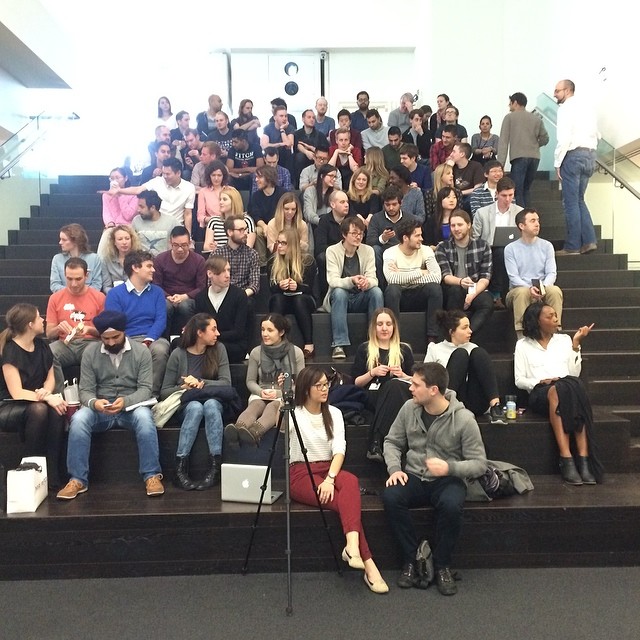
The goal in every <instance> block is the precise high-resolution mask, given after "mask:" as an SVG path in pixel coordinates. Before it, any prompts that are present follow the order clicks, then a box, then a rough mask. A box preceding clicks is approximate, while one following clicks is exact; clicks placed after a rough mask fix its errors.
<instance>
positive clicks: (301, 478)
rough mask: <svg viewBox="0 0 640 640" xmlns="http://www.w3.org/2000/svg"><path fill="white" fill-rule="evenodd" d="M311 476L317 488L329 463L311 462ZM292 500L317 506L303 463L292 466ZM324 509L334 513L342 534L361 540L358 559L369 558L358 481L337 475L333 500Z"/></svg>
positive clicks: (327, 469) (346, 473)
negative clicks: (357, 537)
mask: <svg viewBox="0 0 640 640" xmlns="http://www.w3.org/2000/svg"><path fill="white" fill-rule="evenodd" d="M310 464H311V473H312V474H313V479H314V481H315V483H316V486H318V485H319V484H320V483H321V482H322V481H323V480H324V479H325V478H326V477H327V473H328V471H329V467H330V466H331V462H330V461H326V460H325V461H322V462H312V463H310ZM289 477H290V486H291V497H292V498H293V499H294V500H296V501H297V502H301V503H302V504H308V505H310V506H312V507H315V506H317V504H318V502H317V500H316V494H315V493H314V491H313V485H312V484H311V480H310V479H309V474H308V473H307V466H306V465H305V463H304V462H295V463H294V464H292V465H291V467H290V469H289ZM322 506H323V507H324V508H325V509H330V510H331V511H335V512H337V514H338V515H339V516H340V522H341V523H342V530H343V531H344V533H345V534H346V533H349V532H350V531H357V532H358V534H359V537H360V556H361V557H362V559H363V560H369V559H370V558H371V551H369V545H368V544H367V539H366V537H365V535H364V529H363V528H362V517H361V499H360V483H359V482H358V478H356V476H354V475H353V474H352V473H349V472H348V471H340V473H339V474H338V475H337V477H336V479H335V487H334V491H333V500H331V501H330V502H327V504H323V505H322Z"/></svg>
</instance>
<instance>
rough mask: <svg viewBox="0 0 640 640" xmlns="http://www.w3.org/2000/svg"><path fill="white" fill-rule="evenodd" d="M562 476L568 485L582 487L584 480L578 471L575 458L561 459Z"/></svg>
mask: <svg viewBox="0 0 640 640" xmlns="http://www.w3.org/2000/svg"><path fill="white" fill-rule="evenodd" d="M560 475H561V476H562V479H563V480H564V481H565V482H566V483H567V484H573V485H576V486H578V485H581V484H582V478H581V477H580V474H579V473H578V470H577V469H576V463H575V462H574V461H573V458H560Z"/></svg>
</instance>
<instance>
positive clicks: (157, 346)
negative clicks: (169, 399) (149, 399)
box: [104, 251, 169, 398]
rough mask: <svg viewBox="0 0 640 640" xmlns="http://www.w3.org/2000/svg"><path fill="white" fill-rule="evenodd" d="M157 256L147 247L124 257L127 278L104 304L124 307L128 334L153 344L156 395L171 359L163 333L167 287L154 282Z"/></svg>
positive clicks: (153, 390)
mask: <svg viewBox="0 0 640 640" xmlns="http://www.w3.org/2000/svg"><path fill="white" fill-rule="evenodd" d="M154 271H155V269H154V266H153V256H152V255H151V254H150V253H149V252H147V251H132V252H131V253H129V254H128V255H127V256H126V258H125V259H124V272H125V274H126V276H127V281H126V282H123V283H122V284H119V285H118V286H117V287H114V288H113V289H111V291H109V293H108V294H107V299H106V301H105V304H104V308H105V309H108V310H110V311H120V312H122V313H124V314H125V315H126V317H127V326H126V329H125V333H126V334H127V337H129V338H131V339H132V340H135V341H136V342H141V343H143V344H144V345H146V346H147V347H148V348H149V351H150V352H151V360H152V362H153V386H152V389H151V391H152V395H154V396H155V397H156V398H157V397H158V396H159V395H160V388H161V387H162V379H163V378H164V371H165V369H166V366H167V360H168V359H169V343H168V342H167V340H165V339H164V338H163V337H162V334H163V333H164V329H165V327H166V324H167V306H166V302H165V298H164V291H162V289H161V288H160V287H158V286H157V285H155V284H151V281H152V280H153V274H154Z"/></svg>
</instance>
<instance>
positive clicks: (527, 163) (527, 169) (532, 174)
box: [511, 158, 540, 207]
mask: <svg viewBox="0 0 640 640" xmlns="http://www.w3.org/2000/svg"><path fill="white" fill-rule="evenodd" d="M539 164H540V160H539V159H538V158H516V159H515V160H512V161H511V179H512V180H513V181H514V182H515V185H516V203H517V204H519V205H520V206H521V207H530V206H531V198H530V197H529V190H530V189H531V185H532V183H533V181H534V180H535V178H536V172H537V171H538V165H539Z"/></svg>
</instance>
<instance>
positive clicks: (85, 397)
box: [58, 310, 164, 500]
mask: <svg viewBox="0 0 640 640" xmlns="http://www.w3.org/2000/svg"><path fill="white" fill-rule="evenodd" d="M93 324H94V326H95V328H96V329H97V331H98V333H99V334H100V341H99V342H96V343H94V344H90V345H89V346H88V347H87V348H86V349H85V351H84V353H83V355H82V362H81V365H80V403H81V404H82V408H81V409H79V410H78V411H76V413H74V414H73V416H72V418H71V425H70V427H69V445H68V449H67V470H68V471H69V475H70V476H71V477H70V479H69V482H68V483H67V485H66V486H65V487H64V488H63V489H61V490H60V491H59V492H58V498H59V499H61V500H72V499H73V498H75V497H76V496H77V495H78V494H79V493H84V492H85V491H87V489H88V488H89V454H90V452H91V437H92V435H93V434H94V433H101V432H104V431H108V430H109V429H111V428H112V427H114V426H116V425H118V426H120V427H124V428H125V429H128V430H129V431H133V433H134V434H135V437H136V442H137V443H138V458H139V461H140V475H141V476H142V479H143V480H144V482H145V487H146V491H147V495H148V496H157V495H162V494H163V493H164V487H163V486H162V472H161V469H160V459H159V450H158V434H157V430H156V426H155V424H154V422H153V417H152V414H151V410H150V408H149V407H148V406H137V407H136V408H135V409H133V410H131V407H133V406H135V405H138V404H140V403H144V402H146V401H148V400H150V399H151V397H152V396H151V384H152V373H151V354H150V352H149V349H147V347H146V346H145V345H144V344H140V343H138V342H135V341H133V340H129V339H128V338H127V337H126V336H125V333H124V331H125V327H126V326H127V317H126V315H125V314H124V313H121V312H120V311H111V310H105V311H103V312H102V313H100V314H99V315H97V316H96V317H95V318H94V319H93ZM127 409H128V410H127Z"/></svg>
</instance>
